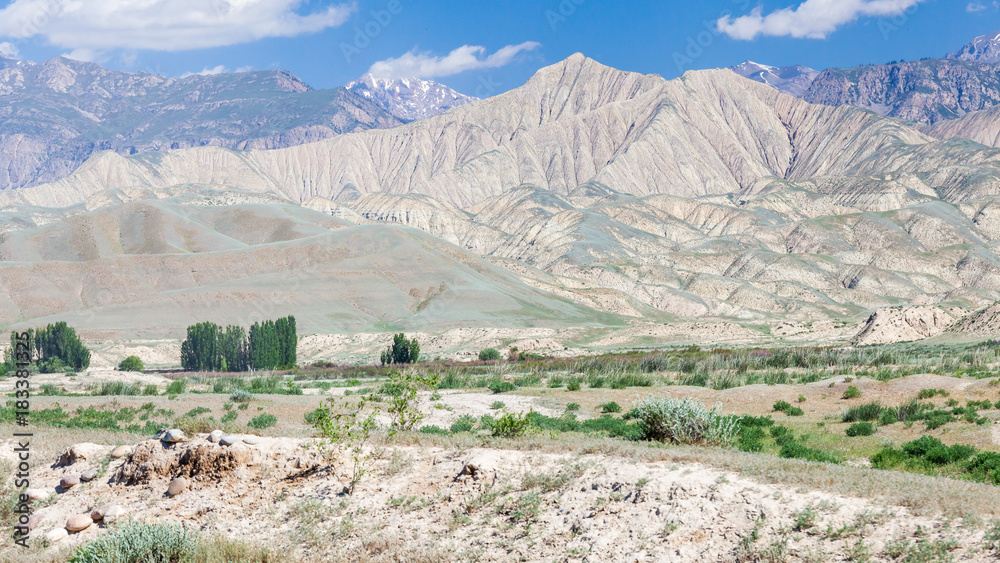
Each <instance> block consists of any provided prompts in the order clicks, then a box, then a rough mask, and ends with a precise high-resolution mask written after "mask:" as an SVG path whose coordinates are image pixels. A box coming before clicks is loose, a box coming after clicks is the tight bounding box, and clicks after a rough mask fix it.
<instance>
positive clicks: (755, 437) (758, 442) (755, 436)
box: [736, 426, 764, 452]
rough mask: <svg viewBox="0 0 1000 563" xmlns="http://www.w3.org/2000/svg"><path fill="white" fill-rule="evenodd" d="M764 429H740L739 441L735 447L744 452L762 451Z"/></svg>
mask: <svg viewBox="0 0 1000 563" xmlns="http://www.w3.org/2000/svg"><path fill="white" fill-rule="evenodd" d="M763 440H764V429H763V428H761V427H759V426H748V427H741V429H740V439H739V441H737V442H736V447H737V448H738V449H740V450H742V451H744V452H759V451H763V449H764V442H763Z"/></svg>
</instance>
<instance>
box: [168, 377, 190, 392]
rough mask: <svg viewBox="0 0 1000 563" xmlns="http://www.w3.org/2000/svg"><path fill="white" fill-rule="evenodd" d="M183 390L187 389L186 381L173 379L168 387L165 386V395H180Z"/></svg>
mask: <svg viewBox="0 0 1000 563" xmlns="http://www.w3.org/2000/svg"><path fill="white" fill-rule="evenodd" d="M185 389H187V380H184V379H175V380H174V381H171V382H170V384H169V385H167V394H168V395H180V394H181V393H183V392H184V390H185Z"/></svg>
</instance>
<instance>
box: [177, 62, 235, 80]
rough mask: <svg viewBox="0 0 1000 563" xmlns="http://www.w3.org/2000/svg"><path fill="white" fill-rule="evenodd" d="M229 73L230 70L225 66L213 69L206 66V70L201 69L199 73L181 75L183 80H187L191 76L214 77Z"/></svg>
mask: <svg viewBox="0 0 1000 563" xmlns="http://www.w3.org/2000/svg"><path fill="white" fill-rule="evenodd" d="M228 71H229V69H227V68H226V67H225V65H216V66H213V67H212V68H208V67H207V66H206V67H205V68H203V69H201V70H200V71H198V72H185V73H184V74H182V75H181V78H187V77H189V76H212V75H213V74H222V73H224V72H228Z"/></svg>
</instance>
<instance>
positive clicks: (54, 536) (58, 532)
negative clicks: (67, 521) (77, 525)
mask: <svg viewBox="0 0 1000 563" xmlns="http://www.w3.org/2000/svg"><path fill="white" fill-rule="evenodd" d="M68 535H69V532H67V531H66V529H65V528H56V529H55V530H49V532H48V533H47V534H45V539H47V540H48V541H49V543H56V542H57V541H59V540H62V539H65V538H66V536H68Z"/></svg>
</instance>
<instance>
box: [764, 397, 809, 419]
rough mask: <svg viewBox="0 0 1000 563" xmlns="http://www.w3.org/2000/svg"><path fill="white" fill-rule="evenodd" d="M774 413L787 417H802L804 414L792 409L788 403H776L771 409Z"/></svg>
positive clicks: (795, 408) (797, 409) (794, 408)
mask: <svg viewBox="0 0 1000 563" xmlns="http://www.w3.org/2000/svg"><path fill="white" fill-rule="evenodd" d="M771 408H772V409H774V410H775V411H776V412H783V413H785V414H787V415H788V416H802V415H803V414H805V412H804V411H803V410H802V409H800V408H799V407H793V406H792V404H791V403H789V402H788V401H778V402H776V403H774V406H773V407H771Z"/></svg>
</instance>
